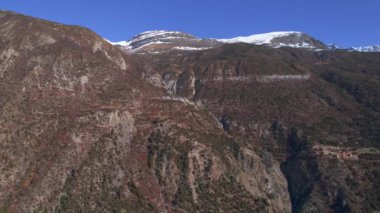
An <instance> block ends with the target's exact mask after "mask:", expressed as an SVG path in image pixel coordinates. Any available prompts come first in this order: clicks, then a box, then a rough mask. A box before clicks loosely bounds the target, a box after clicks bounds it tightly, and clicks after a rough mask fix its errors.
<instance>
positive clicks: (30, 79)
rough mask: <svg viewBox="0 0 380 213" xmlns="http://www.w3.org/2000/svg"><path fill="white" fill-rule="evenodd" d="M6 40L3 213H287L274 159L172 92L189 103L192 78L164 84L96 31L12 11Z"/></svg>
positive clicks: (0, 43)
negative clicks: (249, 211) (228, 131)
mask: <svg viewBox="0 0 380 213" xmlns="http://www.w3.org/2000/svg"><path fill="white" fill-rule="evenodd" d="M0 31H1V33H0V60H1V61H0V74H1V76H0V127H1V128H0V129H1V130H0V210H1V211H5V212H35V211H37V212H40V211H47V212H52V211H57V212H71V211H99V212H137V211H140V212H184V211H186V212H196V211H203V210H206V211H217V212H221V211H225V212H237V211H247V210H257V211H265V212H290V210H291V209H290V208H291V205H290V197H289V194H288V193H287V183H286V179H285V176H284V175H283V173H282V172H281V170H280V165H279V163H278V162H276V161H275V160H274V158H273V157H272V155H270V154H269V153H267V154H265V156H266V157H265V161H264V160H263V158H262V155H263V153H266V152H264V151H262V150H261V149H256V148H253V147H250V146H246V143H247V142H246V141H245V140H243V139H242V138H238V137H237V138H235V137H232V136H231V135H229V134H227V133H226V132H225V131H224V130H223V128H221V127H220V124H219V122H218V120H217V119H215V116H214V115H213V114H211V113H210V112H209V111H207V110H205V109H203V108H200V107H199V106H197V105H196V104H194V103H193V102H191V101H188V100H187V99H186V98H175V97H173V96H170V92H167V91H168V90H171V91H173V94H174V93H177V91H178V93H179V94H186V97H192V96H193V95H194V94H195V89H196V85H197V82H196V81H195V80H196V79H195V78H192V79H187V78H188V77H191V76H193V75H194V74H195V73H194V72H191V73H189V75H188V76H183V83H179V84H178V85H176V84H174V83H173V81H172V79H175V78H176V75H177V74H176V73H166V74H165V75H164V77H163V79H164V81H162V84H163V85H161V76H157V75H156V76H157V77H156V80H154V77H152V76H154V75H155V74H154V73H153V72H154V71H153V70H151V71H152V72H151V73H150V74H149V72H148V68H149V66H151V67H154V66H153V65H149V66H145V65H146V63H145V61H144V60H143V59H142V58H140V57H137V56H135V55H125V54H124V53H123V52H122V51H120V50H119V49H118V48H115V47H114V46H112V45H111V44H109V43H108V42H107V41H105V40H103V39H102V38H100V37H99V36H97V35H96V34H95V33H93V32H91V31H89V30H87V29H84V28H80V27H75V26H65V25H61V24H57V23H51V22H47V21H43V20H38V19H34V18H31V17H26V16H22V15H18V14H14V13H11V12H3V11H2V12H0ZM145 71H146V72H145ZM154 82H156V85H155V83H154ZM188 84H190V85H191V86H190V89H189V91H186V90H184V89H185V86H184V87H181V85H188ZM186 87H187V86H186Z"/></svg>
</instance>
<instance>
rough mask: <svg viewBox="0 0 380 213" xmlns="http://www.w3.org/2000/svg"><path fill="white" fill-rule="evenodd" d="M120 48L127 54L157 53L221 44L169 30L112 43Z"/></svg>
mask: <svg viewBox="0 0 380 213" xmlns="http://www.w3.org/2000/svg"><path fill="white" fill-rule="evenodd" d="M110 43H111V44H113V45H117V46H120V47H121V48H122V49H123V50H124V51H127V52H141V51H144V52H147V51H148V52H149V51H153V52H157V51H166V50H171V49H175V50H203V49H208V48H210V47H214V46H216V45H217V44H218V43H219V42H217V41H216V40H210V39H200V38H197V37H195V36H193V35H190V34H187V33H184V32H179V31H167V30H151V31H145V32H142V33H140V34H138V35H136V36H134V37H133V38H132V39H130V40H128V41H120V42H110Z"/></svg>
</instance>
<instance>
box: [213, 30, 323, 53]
mask: <svg viewBox="0 0 380 213" xmlns="http://www.w3.org/2000/svg"><path fill="white" fill-rule="evenodd" d="M218 41H220V42H223V43H241V42H242V43H250V44H256V45H268V46H272V47H293V48H307V49H325V48H326V45H325V44H323V43H322V42H320V41H318V40H317V39H315V38H313V37H311V36H309V35H307V34H306V33H303V32H298V31H280V32H270V33H261V34H255V35H250V36H241V37H235V38H230V39H218Z"/></svg>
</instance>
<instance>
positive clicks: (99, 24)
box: [0, 0, 380, 47]
mask: <svg viewBox="0 0 380 213" xmlns="http://www.w3.org/2000/svg"><path fill="white" fill-rule="evenodd" d="M0 8H1V9H5V10H12V11H16V12H20V13H23V14H27V15H31V16H35V17H39V18H44V19H48V20H53V21H57V22H61V23H65V24H75V25H81V26H85V27H88V28H90V29H92V30H94V31H95V32H97V33H98V34H100V35H101V36H103V37H105V38H107V39H109V40H111V41H119V40H127V39H129V38H130V37H132V36H133V35H135V34H138V33H140V32H143V31H146V30H153V29H165V30H178V31H184V32H187V33H190V34H193V35H195V36H198V37H202V38H230V37H236V36H240V35H251V34H256V33H264V32H271V31H286V30H295V31H302V32H306V33H308V34H310V35H312V36H314V37H315V38H317V39H319V40H322V41H324V42H325V43H337V44H338V45H341V46H344V47H348V46H361V45H373V44H380V0H191V1H190V0H133V1H132V0H1V2H0Z"/></svg>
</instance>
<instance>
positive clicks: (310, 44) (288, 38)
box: [109, 30, 380, 52]
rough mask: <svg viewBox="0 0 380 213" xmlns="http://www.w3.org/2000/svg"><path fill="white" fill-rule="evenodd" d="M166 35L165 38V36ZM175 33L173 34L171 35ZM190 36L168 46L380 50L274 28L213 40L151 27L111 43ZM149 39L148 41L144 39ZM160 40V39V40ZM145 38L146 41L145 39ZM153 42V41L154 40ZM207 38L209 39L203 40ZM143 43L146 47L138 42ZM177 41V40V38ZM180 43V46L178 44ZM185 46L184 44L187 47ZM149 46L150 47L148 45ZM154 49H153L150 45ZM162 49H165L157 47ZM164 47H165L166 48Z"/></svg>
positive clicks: (133, 45) (132, 46)
mask: <svg viewBox="0 0 380 213" xmlns="http://www.w3.org/2000/svg"><path fill="white" fill-rule="evenodd" d="M165 35H167V38H165ZM173 35H174V36H173ZM176 37H177V39H189V40H193V41H192V42H190V44H189V43H186V42H185V43H183V44H181V43H180V42H179V44H174V45H169V46H170V47H171V49H177V50H181V49H182V50H193V51H194V50H205V49H209V48H214V47H218V46H220V45H223V44H228V43H248V44H254V45H265V46H269V47H273V48H279V47H291V48H304V49H310V50H317V51H319V50H348V51H358V52H380V45H372V46H360V47H349V48H340V47H339V46H338V45H335V44H334V45H326V44H324V43H323V42H322V41H319V40H318V39H316V38H313V37H312V36H310V35H308V34H306V33H303V32H299V31H275V32H269V33H260V34H253V35H249V36H239V37H234V38H230V39H215V38H203V39H202V38H197V37H195V36H193V35H190V34H187V33H184V32H180V31H167V30H151V31H145V32H142V33H140V34H137V35H136V36H134V37H133V38H131V39H129V40H127V41H119V42H111V41H109V42H110V43H111V44H113V45H116V46H119V47H121V48H122V49H123V50H126V51H128V52H139V50H144V47H145V48H146V47H147V46H155V45H156V46H157V45H158V46H159V45H160V44H161V45H163V46H165V44H168V43H172V42H173V43H175V41H173V40H171V39H175V38H176ZM149 39H150V40H151V42H148V41H146V40H149ZM160 39H161V41H160ZM144 40H145V41H144ZM154 41H155V42H154ZM206 41H208V42H206ZM139 42H142V44H145V46H143V45H141V44H139ZM177 42H178V41H177ZM197 42H201V43H202V42H203V43H202V44H197ZM181 45H182V46H181ZM186 45H187V46H186ZM147 49H149V48H147ZM152 49H155V48H152ZM158 49H165V48H158ZM166 49H167V48H166Z"/></svg>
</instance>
